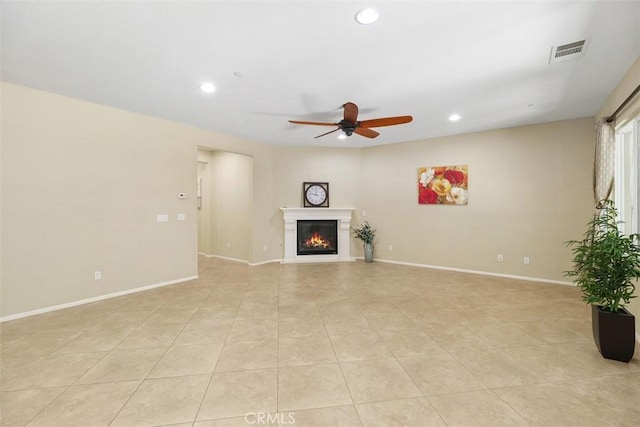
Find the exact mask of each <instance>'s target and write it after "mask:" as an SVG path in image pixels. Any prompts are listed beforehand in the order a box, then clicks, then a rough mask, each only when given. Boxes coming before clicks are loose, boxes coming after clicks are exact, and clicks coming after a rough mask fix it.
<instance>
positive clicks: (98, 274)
mask: <svg viewBox="0 0 640 427" xmlns="http://www.w3.org/2000/svg"><path fill="white" fill-rule="evenodd" d="M93 280H102V271H96V272H94V273H93Z"/></svg>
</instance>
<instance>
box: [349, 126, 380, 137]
mask: <svg viewBox="0 0 640 427" xmlns="http://www.w3.org/2000/svg"><path fill="white" fill-rule="evenodd" d="M353 131H354V132H355V133H357V134H358V135H362V136H366V137H367V138H375V137H376V136H378V135H380V134H379V133H378V132H376V131H375V130H373V129H368V128H363V127H357V128H355V129H354V130H353Z"/></svg>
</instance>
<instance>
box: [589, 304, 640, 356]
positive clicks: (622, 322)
mask: <svg viewBox="0 0 640 427" xmlns="http://www.w3.org/2000/svg"><path fill="white" fill-rule="evenodd" d="M591 326H592V329H593V339H594V340H595V342H596V346H597V347H598V350H599V351H600V354H601V355H602V357H604V358H605V359H612V360H618V361H620V362H628V361H630V360H631V358H632V357H633V351H634V350H635V346H636V320H635V317H634V316H633V314H631V313H629V312H628V311H627V310H625V309H624V308H622V309H620V311H618V312H617V313H612V312H610V311H607V310H604V309H603V308H602V307H601V306H599V305H593V306H591Z"/></svg>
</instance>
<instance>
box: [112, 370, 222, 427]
mask: <svg viewBox="0 0 640 427" xmlns="http://www.w3.org/2000/svg"><path fill="white" fill-rule="evenodd" d="M209 379H210V376H209V375H197V376H189V377H176V378H159V379H150V380H145V381H144V382H143V383H142V384H141V385H140V387H139V388H138V390H137V391H136V392H135V393H134V395H133V396H131V399H129V401H128V402H127V404H126V405H125V406H124V408H122V411H120V413H119V414H118V416H117V417H116V418H115V420H113V423H111V424H110V425H111V426H113V427H117V426H156V425H170V424H178V423H186V422H192V421H193V420H194V419H195V417H196V413H197V412H198V406H199V405H200V402H201V401H202V396H203V395H204V393H205V390H206V388H207V384H208V383H209Z"/></svg>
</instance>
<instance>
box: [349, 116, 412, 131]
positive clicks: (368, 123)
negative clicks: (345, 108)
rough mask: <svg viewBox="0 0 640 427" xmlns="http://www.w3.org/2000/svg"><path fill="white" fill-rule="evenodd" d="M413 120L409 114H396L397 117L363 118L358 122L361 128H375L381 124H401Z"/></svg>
mask: <svg viewBox="0 0 640 427" xmlns="http://www.w3.org/2000/svg"><path fill="white" fill-rule="evenodd" d="M411 120H413V117H411V116H398V117H383V118H381V119H371V120H363V121H361V122H360V126H362V127H363V128H377V127H382V126H393V125H401V124H403V123H409V122H410V121H411Z"/></svg>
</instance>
